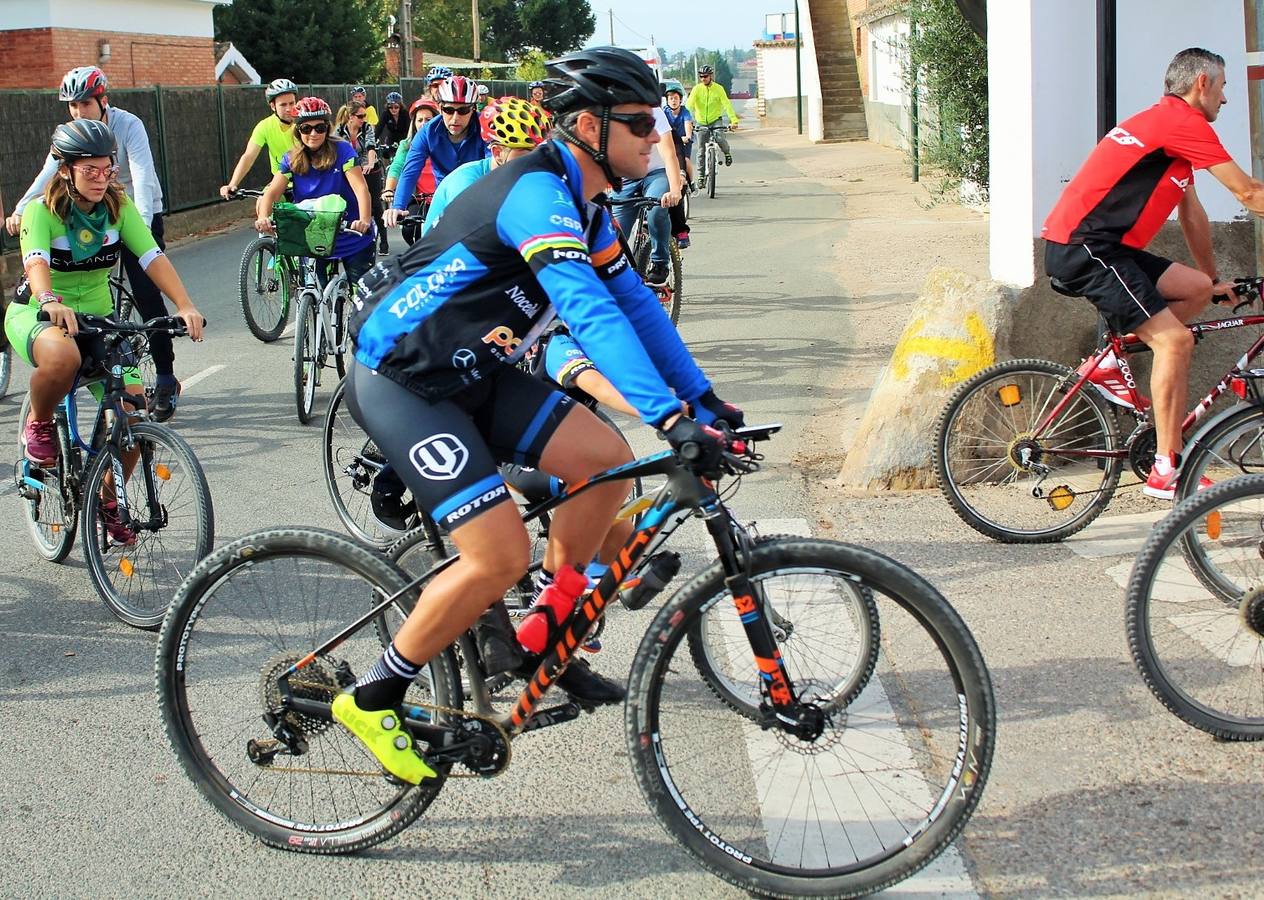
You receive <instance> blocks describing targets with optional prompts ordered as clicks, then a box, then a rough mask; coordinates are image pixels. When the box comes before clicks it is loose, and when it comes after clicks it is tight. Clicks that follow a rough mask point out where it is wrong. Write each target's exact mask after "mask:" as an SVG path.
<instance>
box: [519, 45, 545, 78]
mask: <svg viewBox="0 0 1264 900" xmlns="http://www.w3.org/2000/svg"><path fill="white" fill-rule="evenodd" d="M545 59H547V55H546V54H545V53H544V51H542V50H528V51H527V52H526V53H525V54H523V56H522V59H520V60H518V71H517V72H516V73H515V74H516V75H517V76H518V80H519V81H526V82H531V81H543V80H544V78H545V76H546V75H547V74H548V72H547V71H546V70H545V68H544V61H545Z"/></svg>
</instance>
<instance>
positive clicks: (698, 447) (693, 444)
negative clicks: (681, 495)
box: [662, 416, 726, 474]
mask: <svg viewBox="0 0 1264 900" xmlns="http://www.w3.org/2000/svg"><path fill="white" fill-rule="evenodd" d="M662 435H663V437H664V438H666V439H667V443H669V444H671V445H672V449H673V450H675V451H676V452H677V453H679V454H680V456H681V458H682V459H684V460H685V462H686V463H688V464H689V468H691V469H694V470H696V471H698V472H701V473H703V474H707V473H712V472H716V471H718V469H719V465H720V459H721V458H722V457H723V454H724V448H725V446H726V441H725V439H724V435H723V434H721V433H720V432H718V431H716V430H715V429H714V428H710V427H708V426H706V425H702V424H700V423H699V422H695V421H694V420H693V419H690V418H689V417H688V416H681V417H680V418H679V419H677V420H676V421H675V423H673V424H672V426H671V427H670V428H664V429H662Z"/></svg>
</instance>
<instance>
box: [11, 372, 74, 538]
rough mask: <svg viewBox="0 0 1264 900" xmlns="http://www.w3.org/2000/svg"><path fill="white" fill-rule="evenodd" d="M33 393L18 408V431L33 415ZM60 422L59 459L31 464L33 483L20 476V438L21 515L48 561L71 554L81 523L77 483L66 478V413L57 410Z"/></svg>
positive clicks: (19, 448) (19, 463)
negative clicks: (50, 462) (35, 464)
mask: <svg viewBox="0 0 1264 900" xmlns="http://www.w3.org/2000/svg"><path fill="white" fill-rule="evenodd" d="M30 412H31V397H30V394H27V396H26V397H24V398H23V399H22V406H21V408H20V409H19V410H18V423H19V424H18V434H19V435H20V434H21V429H22V428H23V427H24V426H25V424H26V420H27V419H28V418H29V417H30ZM54 421H56V423H57V445H58V448H59V451H60V452H59V453H58V456H57V463H56V465H53V466H48V467H47V468H44V467H36V466H29V467H28V468H29V470H30V474H29V477H30V479H31V481H32V482H35V483H34V484H32V483H28V482H27V481H26V478H25V477H24V476H21V467H22V466H23V463H22V462H21V460H22V458H23V455H24V453H25V451H24V450H23V448H22V442H21V440H20V439H19V441H18V459H19V462H18V463H17V465H18V467H19V476H20V477H22V480H21V481H20V483H19V485H18V492H19V494H20V495H21V497H22V507H23V509H22V512H23V516H22V518H23V519H24V520H25V521H26V527H27V530H28V531H29V532H30V533H31V539H32V540H34V541H35V550H36V551H37V552H38V553H39V555H40V556H41V557H43V558H44V559H46V560H48V561H49V562H54V563H59V562H61V561H62V560H64V559H65V558H66V557H67V556H69V555H70V550H71V548H72V547H73V546H74V545H75V531H76V529H77V528H78V527H79V518H78V508H77V505H76V504H77V499H76V494H75V486H74V485H73V484H72V483H69V482H68V481H67V470H66V460H67V459H69V458H70V454H71V453H72V452H73V451H72V450H71V449H70V442H69V439H68V436H67V433H66V427H65V425H64V424H63V422H64V414H63V413H62V411H61V410H58V411H57V412H56V413H55V414H54Z"/></svg>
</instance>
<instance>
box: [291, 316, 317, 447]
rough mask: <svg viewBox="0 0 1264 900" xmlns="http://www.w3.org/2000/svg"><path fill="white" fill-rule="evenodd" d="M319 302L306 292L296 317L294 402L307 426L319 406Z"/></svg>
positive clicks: (299, 415)
mask: <svg viewBox="0 0 1264 900" xmlns="http://www.w3.org/2000/svg"><path fill="white" fill-rule="evenodd" d="M316 303H317V298H316V296H315V295H313V294H309V293H307V292H306V291H304V292H303V293H302V294H299V298H298V311H297V312H296V313H295V314H294V402H295V405H296V406H297V407H298V420H299V421H300V422H301V423H303V424H304V425H306V424H307V423H308V422H310V421H311V420H312V408H313V407H314V406H315V405H316V373H317V372H319V371H320V359H319V356H320V349H319V348H320V340H321V338H320V334H319V333H318V331H317V323H316Z"/></svg>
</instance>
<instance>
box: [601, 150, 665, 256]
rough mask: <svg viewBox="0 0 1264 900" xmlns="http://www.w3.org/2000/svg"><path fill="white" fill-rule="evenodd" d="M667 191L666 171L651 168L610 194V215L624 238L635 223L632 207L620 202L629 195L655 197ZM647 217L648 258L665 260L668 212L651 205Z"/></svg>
mask: <svg viewBox="0 0 1264 900" xmlns="http://www.w3.org/2000/svg"><path fill="white" fill-rule="evenodd" d="M669 190H671V185H670V184H669V183H668V181H667V170H666V169H655V170H654V171H653V172H650V173H649V174H648V175H646V176H645V177H644V178H642V179H640V180H638V181H625V182H624V183H623V190H621V191H618V192H616V193H614V194H611V195H610V204H611V207H612V209H613V211H614V217H615V219H616V220H617V221H618V223H619V228H621V229H622V230H623V234H624V236H625V237H626V236H628V235H630V234H631V232H632V226H633V224H635V222H636V210H635V209H634V208H633V207H631V206H629V205H627V204H626V203H620V201H623V200H631V199H632V198H633V197H653V198H654V199H655V200H657V199H658V198H660V197H662V196H663V194H666V193H667V192H668V191H669ZM648 219H649V231H650V261H651V262H657V263H666V262H667V261H668V260H669V259H670V258H671V215H670V214H669V213H668V212H667V210H666V209H664V208H663V207H661V206H655V207H654V208H653V209H651V210H650V211H649V217H648Z"/></svg>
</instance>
